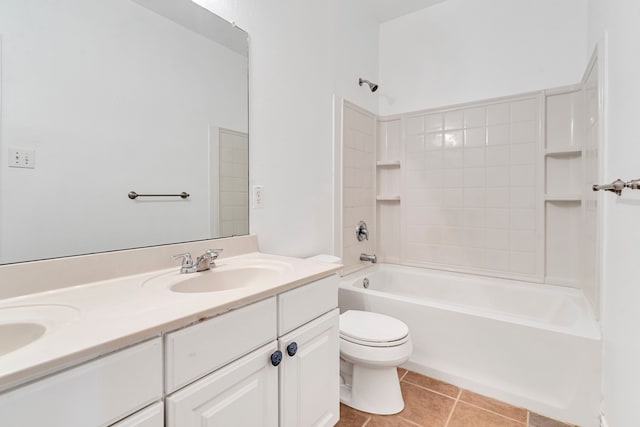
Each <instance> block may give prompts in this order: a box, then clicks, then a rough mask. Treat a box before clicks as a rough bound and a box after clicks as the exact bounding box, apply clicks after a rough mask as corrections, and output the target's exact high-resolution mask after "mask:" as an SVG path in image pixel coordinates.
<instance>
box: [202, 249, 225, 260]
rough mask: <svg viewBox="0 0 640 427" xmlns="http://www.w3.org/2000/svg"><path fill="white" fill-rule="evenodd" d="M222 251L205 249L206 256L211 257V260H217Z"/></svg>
mask: <svg viewBox="0 0 640 427" xmlns="http://www.w3.org/2000/svg"><path fill="white" fill-rule="evenodd" d="M222 251H224V249H207V252H206V253H207V254H209V255H211V259H212V260H215V259H217V258H218V257H219V256H220V254H221V253H222Z"/></svg>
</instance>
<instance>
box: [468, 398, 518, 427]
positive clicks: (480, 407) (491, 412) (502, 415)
mask: <svg viewBox="0 0 640 427" xmlns="http://www.w3.org/2000/svg"><path fill="white" fill-rule="evenodd" d="M460 402H462V403H464V404H465V405H469V406H473V407H474V408H477V409H482V410H483V411H485V412H489V413H490V414H493V415H498V416H500V417H502V418H506V419H508V420H511V421H515V422H517V423H519V424H523V425H524V426H525V427H526V426H527V425H528V424H529V411H527V421H520V420H516V419H515V418H511V417H508V416H506V415H504V414H501V413H499V412H495V411H492V410H491V409H487V408H483V407H482V406H478V405H474V404H473V403H469V402H466V401H464V400H461V401H460Z"/></svg>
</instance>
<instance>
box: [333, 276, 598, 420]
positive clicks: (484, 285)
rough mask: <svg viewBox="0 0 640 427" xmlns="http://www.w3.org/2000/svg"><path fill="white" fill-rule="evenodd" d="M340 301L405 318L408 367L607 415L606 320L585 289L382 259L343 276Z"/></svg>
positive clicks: (548, 410) (553, 410)
mask: <svg viewBox="0 0 640 427" xmlns="http://www.w3.org/2000/svg"><path fill="white" fill-rule="evenodd" d="M365 278H366V279H368V288H365V287H364V286H363V282H364V279H365ZM339 305H340V310H341V311H342V312H344V311H346V310H366V311H373V312H377V313H383V314H387V315H390V316H393V317H396V318H398V319H400V320H402V321H403V322H405V323H406V324H407V325H408V326H409V330H410V334H411V336H412V339H413V343H414V347H415V348H414V352H413V355H412V357H411V359H410V360H409V361H408V362H407V363H406V364H405V365H403V366H404V367H405V368H407V369H410V370H412V371H416V372H421V373H423V374H425V375H429V376H432V377H434V378H438V379H441V380H443V381H447V382H450V383H452V384H455V385H458V386H460V387H463V388H466V389H469V390H473V391H476V392H478V393H482V394H485V395H488V396H492V397H495V398H497V399H500V400H503V401H506V402H509V403H511V404H513V405H517V406H522V407H526V408H528V409H530V410H532V411H534V412H538V413H540V414H542V415H546V416H548V417H552V418H555V419H559V420H563V421H567V422H571V423H573V424H578V425H580V426H583V427H597V426H598V425H599V418H598V416H599V408H600V370H601V337H600V327H599V325H598V322H597V321H596V320H595V318H594V315H593V312H592V310H591V308H590V305H589V303H588V301H587V300H586V298H585V297H584V295H583V294H582V292H581V291H579V290H577V289H572V288H565V287H559V286H549V285H541V284H534V283H526V282H518V281H512V280H505V279H496V278H489V277H481V276H472V275H466V274H458V273H450V272H443V271H437V270H428V269H423V268H415V267H405V266H398V265H389V264H378V265H375V266H372V267H369V268H366V269H364V270H360V271H358V272H356V273H352V274H350V275H348V276H344V277H343V278H342V280H341V283H340V288H339Z"/></svg>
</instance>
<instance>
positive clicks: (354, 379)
mask: <svg viewBox="0 0 640 427" xmlns="http://www.w3.org/2000/svg"><path fill="white" fill-rule="evenodd" d="M346 363H348V362H346ZM341 364H342V365H343V367H346V366H344V364H345V361H342V363H341ZM349 365H350V366H349V367H348V368H350V369H348V370H349V371H350V372H345V373H344V375H343V379H344V381H345V382H344V383H343V384H341V385H340V401H341V402H342V403H343V404H345V405H347V406H350V407H352V408H354V409H357V410H359V411H362V412H368V413H370V414H379V415H391V414H397V413H398V412H400V411H402V410H403V409H404V400H403V398H402V392H401V391H400V380H399V379H398V371H397V369H396V367H395V366H392V367H376V368H370V367H364V366H358V365H353V364H350V363H349Z"/></svg>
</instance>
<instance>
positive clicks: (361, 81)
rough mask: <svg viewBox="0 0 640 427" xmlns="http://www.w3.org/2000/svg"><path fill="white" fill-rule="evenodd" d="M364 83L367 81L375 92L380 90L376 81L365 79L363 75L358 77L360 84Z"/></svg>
mask: <svg viewBox="0 0 640 427" xmlns="http://www.w3.org/2000/svg"><path fill="white" fill-rule="evenodd" d="M362 83H366V84H368V85H369V89H371V92H375V91H377V90H378V85H377V84H375V83H371V82H370V81H369V80H365V79H363V78H362V77H361V78H359V79H358V84H359V85H360V86H362Z"/></svg>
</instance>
